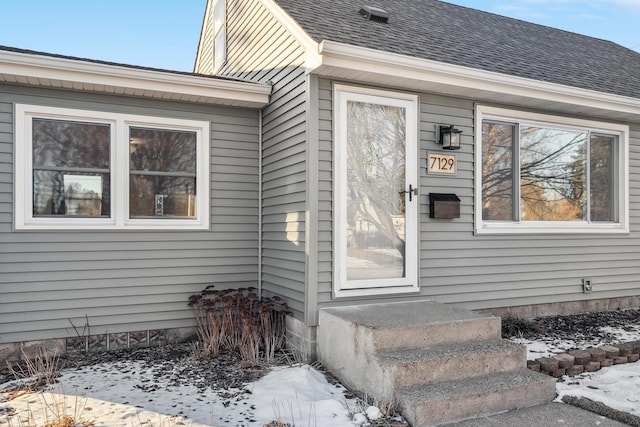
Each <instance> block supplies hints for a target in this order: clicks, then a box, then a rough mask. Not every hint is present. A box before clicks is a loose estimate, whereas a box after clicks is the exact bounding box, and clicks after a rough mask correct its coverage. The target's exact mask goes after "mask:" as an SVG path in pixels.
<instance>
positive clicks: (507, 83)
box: [319, 40, 640, 115]
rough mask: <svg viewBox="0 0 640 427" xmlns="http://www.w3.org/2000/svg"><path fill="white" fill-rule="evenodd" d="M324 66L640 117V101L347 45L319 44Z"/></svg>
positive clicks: (334, 43) (335, 43)
mask: <svg viewBox="0 0 640 427" xmlns="http://www.w3.org/2000/svg"><path fill="white" fill-rule="evenodd" d="M319 53H320V54H321V59H322V66H325V67H339V68H345V69H351V70H356V71H362V72H370V73H375V74H379V75H387V76H395V77H398V78H406V79H411V80H414V81H424V82H425V83H432V84H441V85H446V86H449V87H452V88H455V87H459V88H461V89H464V90H468V89H475V90H478V91H482V92H485V93H492V92H493V93H509V94H512V95H514V96H520V97H524V98H533V99H540V100H545V101H553V102H559V103H565V104H566V103H569V104H573V105H580V106H585V107H589V108H597V109H603V110H611V111H616V112H623V113H629V114H634V115H640V99H637V98H631V97H625V96H620V95H612V94H607V93H604V92H597V91H593V90H587V89H580V88H576V87H572V86H565V85H560V84H556V83H548V82H543V81H539V80H533V79H527V78H523V77H515V76H510V75H507V74H501V73H496V72H491V71H484V70H478V69H474V68H469V67H462V66H458V65H451V64H446V63H443V62H437V61H432V60H427V59H419V58H414V57H410V56H406V55H399V54H395V53H390V52H383V51H380V50H375V49H369V48H363V47H357V46H353V45H348V44H344V43H338V42H332V41H326V40H325V41H323V42H322V43H320V45H319Z"/></svg>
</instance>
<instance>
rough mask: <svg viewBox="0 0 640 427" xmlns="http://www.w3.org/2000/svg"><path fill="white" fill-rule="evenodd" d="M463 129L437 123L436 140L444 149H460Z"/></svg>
mask: <svg viewBox="0 0 640 427" xmlns="http://www.w3.org/2000/svg"><path fill="white" fill-rule="evenodd" d="M461 134H462V131H461V130H460V129H456V128H454V127H453V125H450V126H441V125H436V141H437V142H438V144H441V145H442V148H443V149H444V150H459V149H460V138H461Z"/></svg>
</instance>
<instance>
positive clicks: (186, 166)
mask: <svg viewBox="0 0 640 427" xmlns="http://www.w3.org/2000/svg"><path fill="white" fill-rule="evenodd" d="M208 134H209V123H208V122H199V121H192V120H175V119H167V118H154V117H144V116H131V115H121V114H115V113H102V112H95V111H80V110H71V109H63V108H53V107H43V106H32V105H22V104H18V105H16V133H15V135H16V150H15V152H16V157H15V161H16V165H21V168H17V172H16V177H15V201H16V203H15V228H16V229H18V230H22V229H24V230H28V229H118V228H123V229H125V228H133V229H208V227H209V208H208V206H209V203H208V193H209V190H208V189H209V179H208V177H209V161H208V159H209V154H208V153H209V144H208V139H207V136H208Z"/></svg>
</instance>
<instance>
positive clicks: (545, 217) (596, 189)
mask: <svg viewBox="0 0 640 427" xmlns="http://www.w3.org/2000/svg"><path fill="white" fill-rule="evenodd" d="M477 113H478V114H477V117H478V135H477V136H476V137H477V140H478V141H480V147H479V149H478V150H477V154H476V155H477V158H476V160H477V165H479V166H478V168H477V182H478V184H477V193H476V195H477V198H478V199H477V200H478V201H479V203H478V207H477V211H476V232H479V233H483V232H487V233H490V232H495V233H501V232H516V233H519V232H549V233H558V232H560V233H564V232H569V233H571V232H598V231H609V232H626V231H628V228H627V227H628V226H627V223H628V220H627V218H628V203H627V192H628V190H627V187H628V184H627V178H626V176H627V164H628V160H627V154H626V153H627V138H628V128H627V127H626V126H621V125H614V124H608V123H601V122H591V121H585V120H577V119H576V120H572V119H565V118H558V117H552V116H546V115H539V114H527V113H523V112H516V111H509V110H503V109H497V108H490V107H478V109H477Z"/></svg>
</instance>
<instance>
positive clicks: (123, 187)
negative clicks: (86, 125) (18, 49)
mask: <svg viewBox="0 0 640 427" xmlns="http://www.w3.org/2000/svg"><path fill="white" fill-rule="evenodd" d="M33 117H39V118H40V117H42V118H53V119H63V120H72V121H91V122H95V123H105V124H109V125H110V126H111V161H110V177H111V217H110V218H42V217H34V216H33V181H32V179H33V173H32V166H33V165H32V141H33V138H32V127H31V118H33ZM132 125H136V126H144V127H152V128H155V129H167V130H188V131H192V132H195V133H196V144H197V151H196V153H197V154H196V155H197V166H196V170H197V175H196V212H197V214H196V218H195V219H165V218H162V219H132V218H129V127H130V126H132ZM209 129H210V124H209V122H206V121H196V120H183V119H173V118H165V117H150V116H140V115H132V114H120V113H107V112H101V111H91V110H76V109H70V108H58V107H48V106H41V105H28V104H16V105H15V141H14V147H15V162H14V180H15V192H14V207H15V208H14V209H15V212H14V228H15V229H16V230H113V229H136V230H207V229H209V223H210V213H209V210H210V208H209V205H210V203H209V200H210V194H209V186H210V184H209V183H210V173H209V169H210V166H209V164H210V157H209V156H210V154H209V153H210V130H209Z"/></svg>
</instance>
